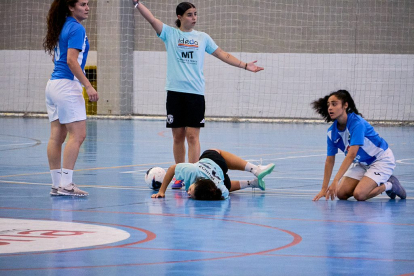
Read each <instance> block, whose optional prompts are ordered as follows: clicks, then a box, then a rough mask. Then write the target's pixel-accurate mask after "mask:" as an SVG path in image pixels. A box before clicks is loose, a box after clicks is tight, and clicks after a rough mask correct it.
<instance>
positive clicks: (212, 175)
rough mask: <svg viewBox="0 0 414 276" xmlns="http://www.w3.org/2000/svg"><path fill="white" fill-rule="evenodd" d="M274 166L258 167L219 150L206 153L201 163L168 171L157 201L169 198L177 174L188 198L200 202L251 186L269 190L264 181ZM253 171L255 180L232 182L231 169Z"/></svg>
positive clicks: (154, 195)
mask: <svg viewBox="0 0 414 276" xmlns="http://www.w3.org/2000/svg"><path fill="white" fill-rule="evenodd" d="M274 167H275V165H274V164H269V165H267V166H256V165H254V164H251V163H249V162H247V161H245V160H243V159H241V158H240V157H238V156H236V155H234V154H232V153H230V152H227V151H224V150H218V149H210V150H206V151H205V152H203V154H202V155H201V156H200V160H199V161H198V162H197V163H194V164H193V163H179V164H175V165H172V166H171V167H169V168H168V170H167V173H166V174H165V177H164V180H163V182H162V185H161V188H160V190H159V191H158V193H157V194H153V195H152V197H153V198H159V197H165V191H166V190H167V187H168V185H169V184H170V182H171V180H172V179H173V177H174V175H175V179H176V182H177V181H182V183H183V185H184V186H185V190H186V191H187V193H188V195H189V196H190V197H191V198H193V199H198V200H220V199H226V198H228V197H229V192H233V191H237V190H240V189H245V188H248V187H252V188H259V189H261V190H263V191H264V190H265V182H264V180H263V178H264V177H265V176H266V175H268V174H269V173H271V172H272V171H273V169H274ZM229 169H230V170H239V171H248V172H251V173H252V174H253V175H255V176H256V178H254V179H252V180H230V178H229V176H228V175H227V171H228V170H229Z"/></svg>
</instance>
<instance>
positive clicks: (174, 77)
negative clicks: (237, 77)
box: [159, 24, 218, 95]
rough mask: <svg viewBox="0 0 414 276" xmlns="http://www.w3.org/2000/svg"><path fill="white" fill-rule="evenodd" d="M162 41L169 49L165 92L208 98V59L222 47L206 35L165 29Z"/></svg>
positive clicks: (166, 26)
mask: <svg viewBox="0 0 414 276" xmlns="http://www.w3.org/2000/svg"><path fill="white" fill-rule="evenodd" d="M159 37H160V38H161V39H162V41H164V43H165V48H166V49H167V81H166V85H165V90H169V91H175V92H185V93H192V94H198V95H204V90H205V82H204V73H203V66H204V57H205V52H207V53H209V54H212V53H213V52H214V51H215V50H217V48H218V46H217V45H216V43H214V41H213V39H212V38H211V37H210V36H209V35H208V34H206V33H203V32H198V31H194V30H193V31H191V32H182V31H181V30H180V29H177V28H173V27H170V26H168V25H165V24H164V25H163V27H162V31H161V34H160V35H159Z"/></svg>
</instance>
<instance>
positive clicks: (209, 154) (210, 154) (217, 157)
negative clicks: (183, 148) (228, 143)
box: [200, 150, 231, 191]
mask: <svg viewBox="0 0 414 276" xmlns="http://www.w3.org/2000/svg"><path fill="white" fill-rule="evenodd" d="M203 158H208V159H210V160H212V161H213V162H214V163H216V164H217V165H218V166H219V167H220V168H221V170H222V171H223V174H224V186H226V188H227V189H228V190H229V191H230V188H231V181H230V177H229V176H228V175H227V172H228V171H229V168H228V167H227V164H226V160H224V158H223V156H221V154H220V153H218V152H217V151H215V150H206V151H204V152H203V153H202V154H201V156H200V159H203Z"/></svg>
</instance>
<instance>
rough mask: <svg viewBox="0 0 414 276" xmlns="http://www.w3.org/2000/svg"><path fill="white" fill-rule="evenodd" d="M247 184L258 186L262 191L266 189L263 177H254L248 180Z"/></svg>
mask: <svg viewBox="0 0 414 276" xmlns="http://www.w3.org/2000/svg"><path fill="white" fill-rule="evenodd" d="M249 186H250V187H252V188H259V189H260V190H262V191H264V190H265V189H266V184H265V182H264V180H263V179H258V178H256V179H254V180H249Z"/></svg>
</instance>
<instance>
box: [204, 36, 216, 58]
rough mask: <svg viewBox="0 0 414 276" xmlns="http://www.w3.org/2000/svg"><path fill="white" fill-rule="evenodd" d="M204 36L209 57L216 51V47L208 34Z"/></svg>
mask: <svg viewBox="0 0 414 276" xmlns="http://www.w3.org/2000/svg"><path fill="white" fill-rule="evenodd" d="M205 35H206V52H207V53H208V54H210V55H211V54H212V53H214V51H215V50H217V48H218V46H217V44H216V43H215V42H214V40H213V39H212V38H211V37H210V36H209V35H208V34H205Z"/></svg>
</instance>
